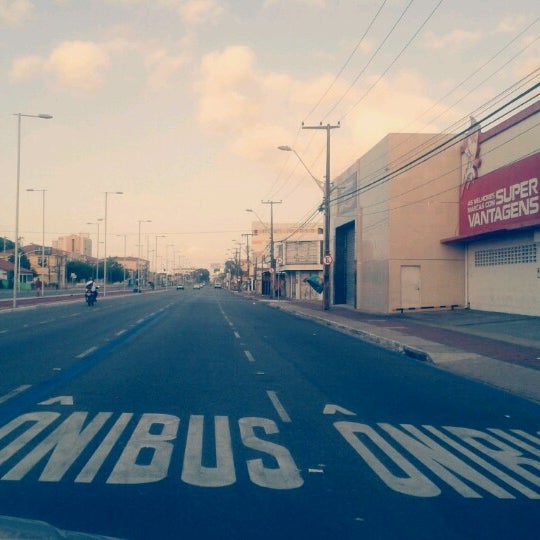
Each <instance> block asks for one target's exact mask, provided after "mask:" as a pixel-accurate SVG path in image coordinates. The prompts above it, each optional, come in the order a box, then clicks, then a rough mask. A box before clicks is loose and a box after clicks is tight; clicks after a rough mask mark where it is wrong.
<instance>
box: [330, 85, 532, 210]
mask: <svg viewBox="0 0 540 540" xmlns="http://www.w3.org/2000/svg"><path fill="white" fill-rule="evenodd" d="M538 87H540V83H536V84H535V85H534V86H533V87H531V88H530V89H528V90H526V91H525V92H522V93H521V94H520V95H518V96H516V97H515V98H513V99H512V100H510V101H509V102H508V103H506V104H504V105H503V106H501V107H499V108H497V109H495V110H494V111H492V112H491V113H489V114H487V115H486V116H485V117H484V118H482V119H481V120H480V121H478V123H479V124H481V123H483V122H486V121H487V120H489V119H490V118H492V117H494V116H495V115H497V114H498V113H500V112H501V111H503V110H504V109H505V108H507V107H508V106H509V105H511V104H512V103H515V102H516V101H518V100H519V99H521V98H523V97H525V96H527V95H528V94H530V93H531V92H533V91H534V90H536V89H537V88H538ZM469 129H470V128H469V127H467V128H466V129H463V130H462V131H460V132H459V133H457V134H455V135H453V136H450V137H449V138H448V139H447V140H446V141H444V142H442V143H440V144H438V145H436V146H435V147H433V148H431V149H430V150H428V151H427V152H424V153H423V154H421V155H419V156H417V157H416V158H414V159H412V160H411V161H409V162H408V163H406V164H404V165H402V166H400V167H398V168H397V169H395V170H394V171H392V172H391V173H388V174H385V175H383V176H382V177H380V178H377V179H375V180H373V181H372V182H370V183H368V184H367V185H364V186H361V187H359V188H357V189H356V190H353V191H352V192H350V193H347V194H344V195H339V196H337V197H335V198H333V199H332V202H335V201H338V200H340V199H344V198H346V197H350V196H352V195H353V194H355V193H361V192H364V191H367V190H369V189H372V188H374V187H375V186H377V185H379V184H382V183H386V182H388V181H389V180H390V179H391V178H393V177H394V176H397V175H399V174H401V173H402V172H405V171H407V170H410V169H411V168H412V167H414V166H416V165H419V164H420V163H423V162H425V161H426V160H427V159H429V158H430V157H432V156H433V155H437V154H439V153H441V152H442V151H444V150H446V149H447V148H448V147H450V146H453V145H454V144H456V143H457V142H459V141H460V140H462V139H463V138H464V136H465V135H466V134H467V132H468V131H469Z"/></svg>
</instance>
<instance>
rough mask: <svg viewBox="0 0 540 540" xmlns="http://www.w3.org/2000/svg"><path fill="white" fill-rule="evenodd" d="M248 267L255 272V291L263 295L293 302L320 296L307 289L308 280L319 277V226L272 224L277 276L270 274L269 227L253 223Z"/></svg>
mask: <svg viewBox="0 0 540 540" xmlns="http://www.w3.org/2000/svg"><path fill="white" fill-rule="evenodd" d="M252 233H253V236H252V237H251V250H252V259H251V261H250V262H251V266H252V268H255V269H256V274H257V277H256V289H257V291H258V292H260V293H261V294H264V295H269V296H271V295H272V287H273V286H274V287H275V292H274V295H275V296H276V297H277V296H279V297H287V298H293V299H299V300H300V299H315V298H319V297H320V295H319V294H318V293H317V292H316V291H315V290H314V289H313V287H312V286H310V285H309V283H308V281H307V280H308V279H309V278H313V277H315V278H318V277H319V275H320V274H321V273H322V264H321V256H322V239H323V227H322V224H321V223H310V224H309V225H305V226H302V225H301V224H298V223H274V231H273V237H274V258H275V260H276V275H275V276H272V272H271V271H270V224H266V223H261V222H260V221H254V222H253V223H252Z"/></svg>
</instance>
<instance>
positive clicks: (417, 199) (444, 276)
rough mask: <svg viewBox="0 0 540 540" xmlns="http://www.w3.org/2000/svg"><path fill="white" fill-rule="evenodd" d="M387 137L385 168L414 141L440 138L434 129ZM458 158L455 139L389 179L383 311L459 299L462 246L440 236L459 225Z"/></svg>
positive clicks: (423, 142) (414, 145)
mask: <svg viewBox="0 0 540 540" xmlns="http://www.w3.org/2000/svg"><path fill="white" fill-rule="evenodd" d="M389 137H390V139H391V140H392V141H393V144H392V148H391V150H390V152H391V162H390V170H393V169H395V168H396V167H399V166H400V165H401V163H400V160H403V158H401V156H402V155H403V154H405V155H406V156H411V155H414V154H415V153H418V150H417V148H418V146H420V145H421V146H422V147H424V148H428V147H433V146H435V145H438V144H441V143H442V142H443V141H444V139H443V137H441V136H439V135H418V134H416V135H406V134H400V135H390V136H389ZM415 149H416V150H415ZM460 163H461V154H460V149H459V146H457V145H455V146H452V147H450V148H449V149H448V150H445V151H444V152H442V153H440V154H438V155H436V156H434V157H432V158H430V159H429V160H427V161H426V162H424V163H422V164H420V165H418V166H415V167H413V168H411V169H410V170H409V171H406V172H403V173H402V174H399V175H398V176H396V177H395V178H393V179H392V181H391V182H390V183H389V188H390V192H389V195H390V208H389V242H390V253H391V257H390V292H389V303H388V310H389V311H392V310H395V309H397V308H411V307H440V306H451V305H460V306H463V305H464V301H465V280H464V264H465V263H464V260H465V257H464V250H463V248H461V247H455V246H448V245H444V244H441V239H442V238H447V237H450V236H455V235H456V234H457V233H458V230H459V213H458V203H459V189H460V185H461V177H460V172H459V165H460ZM404 267H405V268H404ZM415 273H416V277H417V279H416V278H415ZM411 277H412V278H415V281H417V284H418V286H419V290H418V293H417V294H413V290H412V289H413V287H414V283H413V284H411V283H408V280H409V278H411ZM411 300H413V301H412V302H411ZM411 304H412V305H411Z"/></svg>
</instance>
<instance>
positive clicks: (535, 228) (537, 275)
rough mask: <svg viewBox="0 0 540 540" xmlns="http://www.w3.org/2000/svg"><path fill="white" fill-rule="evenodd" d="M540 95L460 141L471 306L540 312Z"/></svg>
mask: <svg viewBox="0 0 540 540" xmlns="http://www.w3.org/2000/svg"><path fill="white" fill-rule="evenodd" d="M539 121H540V101H539V102H536V103H535V104H533V105H531V106H529V107H527V108H526V109H524V110H522V111H520V112H519V113H518V114H516V115H514V116H513V117H511V118H509V119H507V120H505V121H503V122H501V123H500V124H498V125H497V126H495V127H493V128H491V129H489V130H487V131H485V132H482V131H481V129H480V127H479V126H476V127H474V126H473V128H471V133H470V135H469V137H468V139H467V140H466V141H465V143H464V145H463V147H462V185H461V189H460V197H459V234H458V235H457V236H456V237H451V238H446V239H444V240H443V243H444V244H446V245H455V246H462V249H463V250H464V252H465V261H466V264H465V302H466V305H467V306H469V307H471V308H472V309H479V310H485V311H498V312H505V313H516V314H523V315H535V316H539V315H540V258H539V244H540V198H539V194H540V184H539V178H540V148H539V145H538V141H540V122H539Z"/></svg>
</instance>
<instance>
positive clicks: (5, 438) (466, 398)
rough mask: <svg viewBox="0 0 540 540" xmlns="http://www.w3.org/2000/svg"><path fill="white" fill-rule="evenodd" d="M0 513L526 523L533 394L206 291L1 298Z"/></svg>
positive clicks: (121, 531)
mask: <svg viewBox="0 0 540 540" xmlns="http://www.w3.org/2000/svg"><path fill="white" fill-rule="evenodd" d="M0 365H1V369H2V377H1V379H0V480H1V481H0V500H1V501H2V503H1V506H0V514H2V515H6V516H16V517H19V518H25V519H29V520H42V521H45V522H47V523H49V524H51V525H53V526H54V527H58V528H60V529H69V530H72V531H79V532H86V533H93V534H100V535H107V536H112V537H118V538H129V539H146V538H171V539H172V538H231V539H244V538H246V539H249V538H258V539H263V538H276V537H280V538H310V539H311V538H312V539H327V538H328V539H334V538H340V539H345V538H347V539H348V538H369V539H372V538H411V539H412V538H414V539H421V538H426V539H428V538H439V539H458V538H460V539H461V538H531V537H532V536H534V535H535V534H537V530H538V527H539V526H540V513H539V512H538V508H539V506H538V505H539V504H540V431H539V430H540V406H539V405H538V404H535V403H533V402H531V401H527V400H524V399H521V398H518V397H516V396H513V395H512V394H510V393H506V392H503V391H500V390H497V389H495V388H492V387H490V386H487V385H483V384H479V383H477V382H474V381H471V380H467V379H464V378H461V377H458V376H456V375H452V374H450V373H447V372H444V371H441V370H439V369H437V368H435V367H433V366H430V365H428V364H425V363H422V362H418V361H416V360H414V359H411V358H407V357H404V356H402V355H399V354H397V353H394V352H391V351H388V350H383V349H381V348H378V347H376V346H374V345H371V344H368V343H365V342H362V341H360V340H358V339H355V338H353V337H351V336H347V335H344V334H342V333H338V332H335V331H334V330H332V329H330V328H328V327H325V326H323V325H319V324H316V323H314V322H312V321H308V320H303V319H300V318H296V317H294V316H293V315H291V314H288V313H286V312H283V311H281V310H275V309H271V308H270V307H269V306H268V305H266V304H265V303H263V302H257V301H254V300H252V299H250V298H246V297H242V296H240V295H235V294H233V293H230V292H229V291H225V290H215V289H213V288H211V287H204V288H202V289H200V290H192V289H191V288H189V289H186V290H185V291H176V290H166V291H160V292H155V293H144V294H133V295H127V296H122V297H115V298H113V297H110V298H109V297H107V298H99V300H98V302H97V304H96V305H95V306H94V307H92V308H89V307H87V306H86V305H85V303H84V300H83V298H82V297H81V298H80V301H78V302H73V303H60V304H58V305H50V306H49V305H48V306H45V305H44V306H40V307H39V308H36V309H20V310H17V311H13V312H10V313H0Z"/></svg>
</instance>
